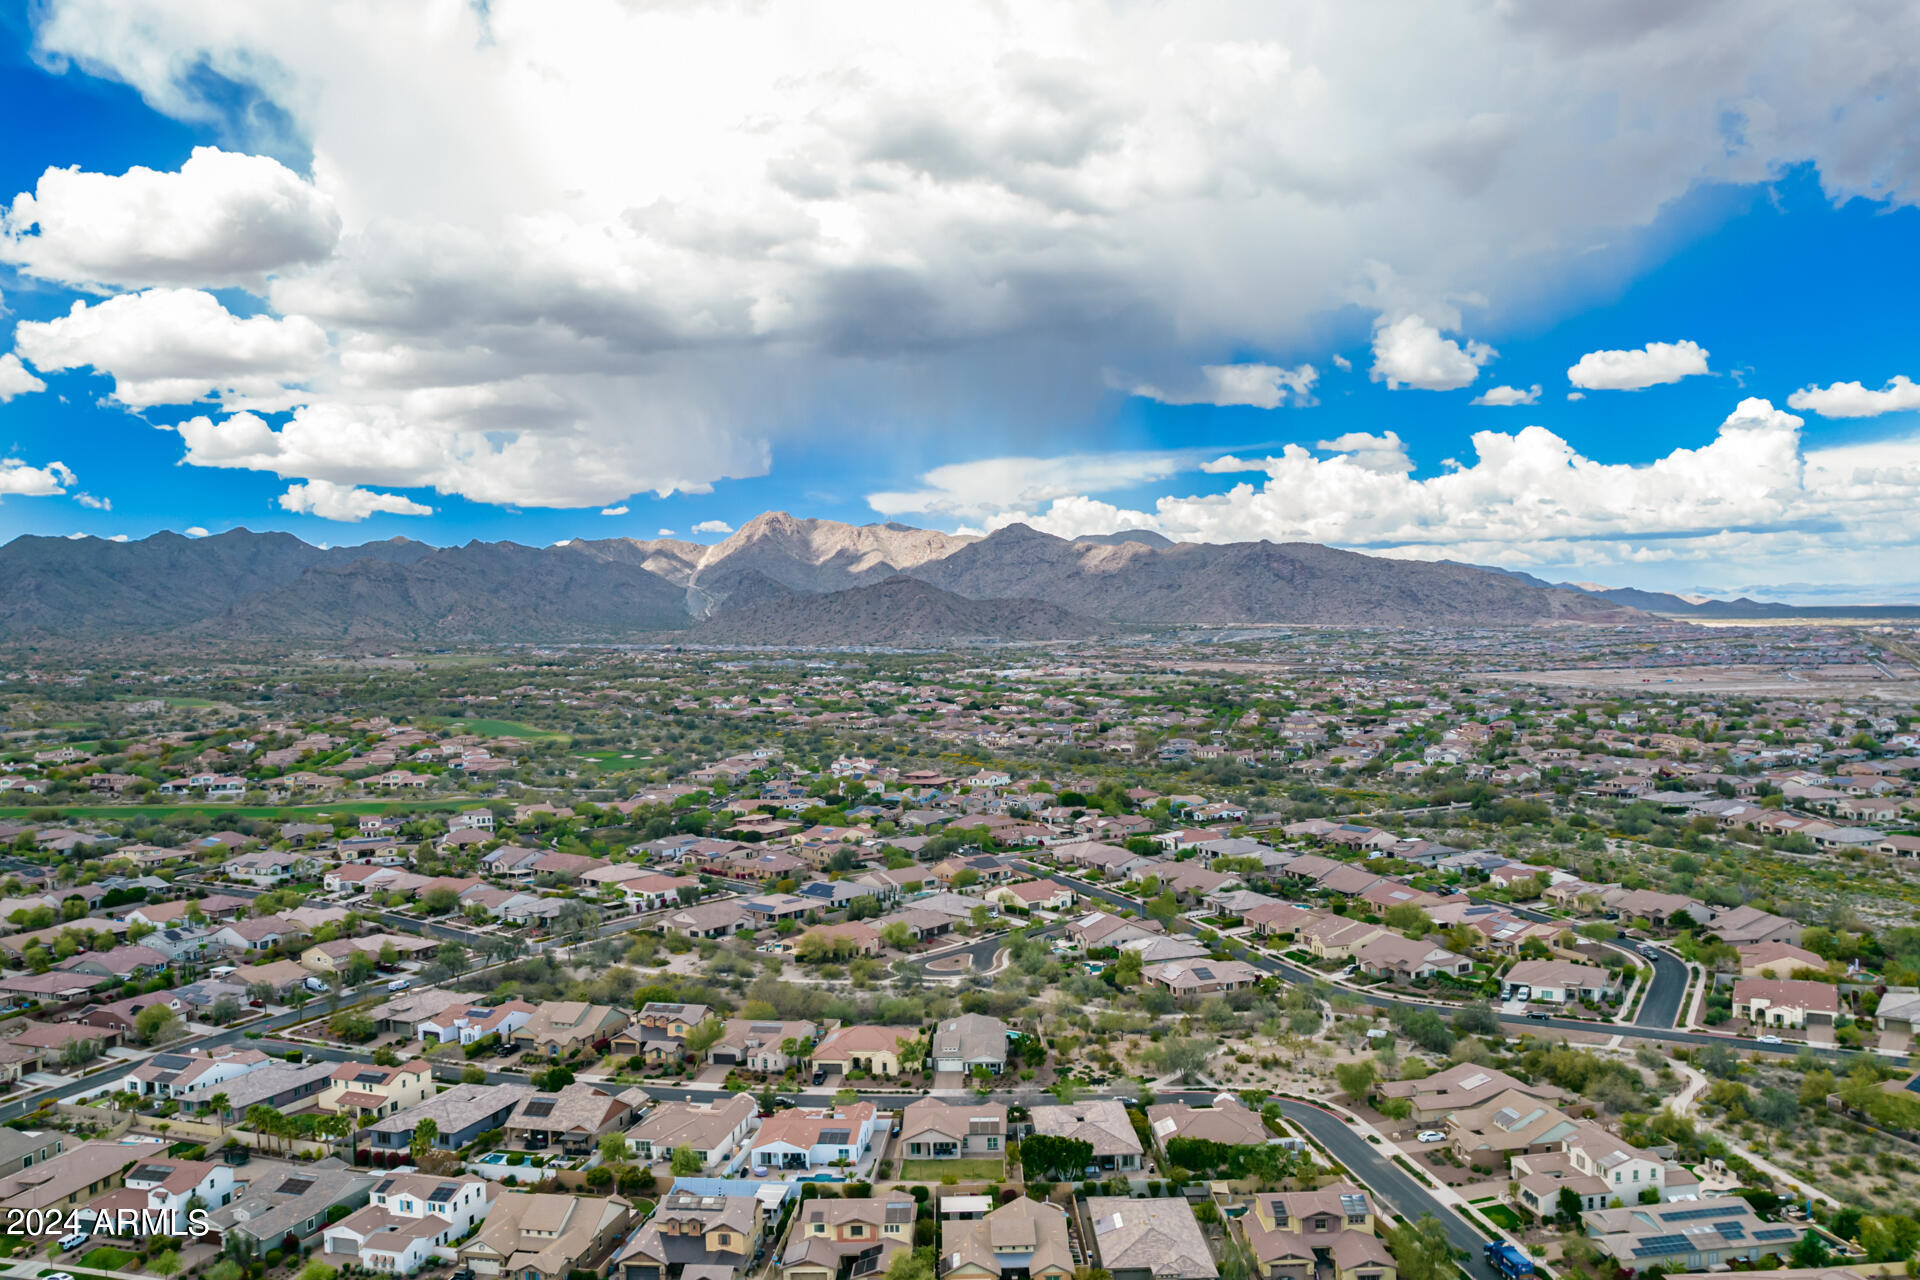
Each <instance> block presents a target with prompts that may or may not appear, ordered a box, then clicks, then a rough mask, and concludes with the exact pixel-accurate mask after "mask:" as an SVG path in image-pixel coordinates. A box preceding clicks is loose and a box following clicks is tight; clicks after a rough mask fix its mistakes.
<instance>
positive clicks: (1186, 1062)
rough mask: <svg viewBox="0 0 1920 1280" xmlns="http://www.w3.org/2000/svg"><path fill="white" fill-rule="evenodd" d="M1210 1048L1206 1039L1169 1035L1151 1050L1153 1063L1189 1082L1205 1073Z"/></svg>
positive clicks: (1210, 1051) (1195, 1081)
mask: <svg viewBox="0 0 1920 1280" xmlns="http://www.w3.org/2000/svg"><path fill="white" fill-rule="evenodd" d="M1211 1055H1212V1049H1211V1048H1210V1047H1209V1045H1208V1043H1207V1041H1205V1040H1200V1039H1196V1038H1194V1037H1192V1036H1170V1037H1168V1038H1167V1039H1165V1040H1163V1041H1161V1042H1160V1047H1159V1048H1158V1049H1156V1050H1154V1051H1153V1060H1154V1063H1155V1064H1156V1065H1157V1066H1158V1067H1159V1068H1160V1070H1161V1071H1162V1072H1164V1073H1165V1074H1167V1075H1172V1076H1178V1077H1179V1078H1180V1079H1182V1080H1185V1081H1186V1082H1188V1083H1189V1084H1193V1083H1197V1082H1198V1081H1199V1079H1200V1077H1201V1076H1203V1075H1205V1074H1206V1070H1207V1059H1208V1058H1209V1057H1210V1056H1211Z"/></svg>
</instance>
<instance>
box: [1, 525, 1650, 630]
mask: <svg viewBox="0 0 1920 1280" xmlns="http://www.w3.org/2000/svg"><path fill="white" fill-rule="evenodd" d="M1676 599H1677V597H1676ZM1661 611H1662V612H1665V610H1661ZM1642 616H1644V614H1642V613H1641V612H1640V609H1639V606H1637V605H1635V604H1634V603H1632V602H1630V601H1627V600H1619V599H1613V598H1610V596H1609V595H1605V594H1599V593H1594V592H1589V591H1583V590H1579V589H1575V588H1571V587H1566V586H1561V585H1556V584H1550V583H1545V582H1541V581H1539V580H1538V579H1529V578H1527V577H1525V576H1524V575H1516V574H1511V573H1505V572H1501V571H1499V570H1492V569H1485V568H1479V567H1476V566H1472V565H1463V564H1451V563H1445V562H1427V561H1410V560H1393V559H1384V558H1381V557H1376V556H1367V555H1362V554H1359V553H1357V552H1352V551H1340V550H1336V549H1333V548H1330V547H1323V546H1316V545H1313V544H1310V543H1270V542H1240V543H1222V544H1206V543H1173V542H1170V541H1168V540H1167V539H1166V538H1164V537H1161V536H1160V535H1158V534H1152V533H1120V534H1111V535H1102V536H1097V537H1086V538H1079V539H1072V540H1069V539H1065V538H1058V537H1055V536H1053V535H1051V534H1047V533H1042V532H1039V531H1038V530H1035V529H1032V528H1029V527H1027V526H1026V525H1011V526H1009V527H1007V528H1004V529H1000V530H997V531H995V532H994V533H992V534H990V535H988V536H985V537H972V536H966V535H958V534H949V533H941V532H938V531H934V530H928V529H916V528H913V527H910V526H908V525H903V524H896V523H886V524H871V525H848V524H840V523H836V522H834V521H828V520H811V519H801V518H797V517H794V516H791V515H788V514H786V513H784V512H769V513H767V514H765V515H762V516H758V517H756V518H755V519H753V520H751V521H749V522H748V523H747V524H746V525H745V526H743V527H742V528H741V529H740V530H739V531H738V532H736V533H734V534H732V535H731V536H729V537H727V538H726V539H725V540H724V541H721V542H718V543H714V544H711V545H707V544H701V543H694V542H684V541H678V540H673V539H660V540H654V541H641V540H635V539H629V538H609V539H596V540H588V539H576V540H573V541H570V542H565V543H559V544H556V545H553V546H549V547H537V548H536V547H526V546H521V545H518V544H515V543H511V542H494V543H488V542H477V541H476V542H469V543H467V544H465V545H464V546H457V547H432V546H429V545H427V544H425V543H420V542H412V541H409V540H407V539H401V538H396V539H392V540H389V541H386V542H376V543H368V544H366V545H363V546H357V547H332V548H321V547H314V546H311V545H309V544H307V543H305V542H302V541H300V540H299V539H298V538H295V537H293V536H291V535H289V534H284V533H254V532H250V531H247V530H244V529H241V530H234V531H232V532H229V533H223V534H217V535H215V536H213V537H208V538H200V539H189V538H185V537H181V536H180V535H178V534H173V533H160V534H155V535H154V536H152V537H149V538H145V539H142V540H141V541H138V542H125V543H120V542H108V541H102V540H100V539H96V538H81V539H66V538H46V537H32V536H29V537H20V538H16V539H14V540H13V541H12V542H9V543H7V544H6V545H5V546H0V640H9V641H34V640H54V639H62V638H107V637H116V636H129V637H131V636H170V637H175V638H178V639H180V640H183V641H191V642H201V641H211V640H219V639H234V640H272V639H287V640H299V641H303V642H313V643H319V644H329V645H349V646H351V645H373V644H389V643H454V642H460V641H509V640H529V641H561V640H573V639H579V640H605V639H622V638H634V639H660V638H666V637H665V636H664V635H663V634H662V633H679V637H678V638H683V639H685V640H687V641H689V642H694V643H716V644H792V645H841V644H875V645H913V644H931V643H940V642H948V641H960V640H988V639H1002V640H1025V641H1038V640H1073V639H1083V638H1088V637H1092V636H1098V635H1105V634H1112V633H1115V632H1118V631H1125V630H1134V629H1141V628H1150V627H1165V626H1187V625H1200V626H1222V625H1234V624H1262V623H1265V624H1289V623H1290V624H1312V625H1336V626H1337V625H1356V626H1382V625H1384V626H1487V625H1527V624H1534V623H1567V622H1576V623H1578V622H1587V623H1608V622H1619V621H1628V620H1632V619H1634V618H1637V617H1642Z"/></svg>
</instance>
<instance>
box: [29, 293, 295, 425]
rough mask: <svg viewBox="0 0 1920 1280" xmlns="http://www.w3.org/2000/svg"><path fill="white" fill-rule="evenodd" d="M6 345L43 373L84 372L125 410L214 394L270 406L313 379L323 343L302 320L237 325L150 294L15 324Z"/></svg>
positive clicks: (203, 296)
mask: <svg viewBox="0 0 1920 1280" xmlns="http://www.w3.org/2000/svg"><path fill="white" fill-rule="evenodd" d="M14 346H15V348H16V349H17V350H18V351H20V352H21V353H22V354H24V355H25V356H26V358H27V359H28V360H30V361H32V362H33V364H34V366H35V367H36V368H39V369H43V370H54V369H78V368H85V367H89V366H90V367H92V368H94V369H96V370H98V371H99V372H101V373H104V374H107V375H109V376H110V377H112V378H113V383H114V386H113V394H114V398H115V399H116V400H119V401H120V402H121V403H122V404H125V405H127V406H129V407H130V408H136V409H144V408H147V407H149V406H152V405H156V404H191V403H193V402H194V401H196V400H204V399H207V398H208V397H209V396H212V395H216V394H222V393H227V394H235V393H237V394H239V395H243V396H244V395H261V396H268V397H272V396H275V395H277V394H278V393H280V392H281V391H282V390H283V389H284V387H285V386H286V384H288V383H289V382H298V381H300V380H303V379H305V378H306V377H308V376H310V375H311V374H313V373H314V372H315V371H316V370H317V369H318V367H319V365H320V362H321V361H322V360H323V359H324V358H325V356H326V353H327V335H326V334H325V333H323V332H322V331H321V329H320V326H319V325H317V324H315V323H314V322H313V321H311V320H309V319H307V318H306V317H305V316H288V317H286V318H285V319H277V318H275V317H273V316H268V315H259V316H246V317H241V316H236V315H234V314H233V313H232V312H230V311H228V310H227V309H226V308H225V307H223V306H221V305H220V300H219V299H218V298H215V297H214V296H213V295H212V294H210V293H206V292H203V291H201V290H198V289H149V290H147V291H146V292H144V293H125V294H121V295H119V296H118V297H114V298H108V299H107V300H106V301H104V302H96V303H94V304H93V305H92V306H89V305H87V304H86V303H84V302H76V303H74V304H73V307H72V309H71V310H70V311H68V313H67V314H66V315H64V316H59V317H56V318H55V319H52V320H45V321H40V320H22V321H21V322H20V324H19V326H18V327H17V328H16V329H15V330H14Z"/></svg>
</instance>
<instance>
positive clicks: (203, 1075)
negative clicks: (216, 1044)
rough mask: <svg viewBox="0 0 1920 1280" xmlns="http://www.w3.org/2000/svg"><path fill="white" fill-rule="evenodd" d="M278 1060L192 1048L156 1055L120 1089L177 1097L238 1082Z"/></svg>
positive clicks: (254, 1051) (249, 1053)
mask: <svg viewBox="0 0 1920 1280" xmlns="http://www.w3.org/2000/svg"><path fill="white" fill-rule="evenodd" d="M275 1061H277V1059H275V1058H272V1057H269V1056H268V1055H267V1054H265V1053H262V1052H261V1051H260V1050H258V1049H236V1048H232V1047H230V1046H228V1047H222V1048H218V1049H212V1050H208V1049H188V1050H186V1051H185V1052H182V1053H156V1054H154V1055H153V1056H152V1057H150V1058H148V1059H147V1060H146V1061H145V1062H142V1063H140V1064H139V1065H138V1066H136V1067H135V1068H134V1069H133V1070H131V1071H129V1072H128V1073H127V1074H126V1076H125V1077H123V1078H122V1079H121V1081H120V1087H121V1088H122V1089H123V1090H125V1091H126V1092H128V1093H132V1094H135V1095H137V1096H139V1097H142V1098H174V1097H179V1096H180V1095H182V1094H185V1093H187V1092H188V1091H190V1090H193V1089H197V1088H200V1087H201V1086H203V1085H217V1084H221V1083H223V1082H225V1081H227V1080H232V1079H236V1078H237V1077H239V1076H244V1075H246V1074H248V1073H249V1072H253V1071H258V1070H260V1069H261V1068H262V1067H265V1066H268V1065H269V1064H271V1063H273V1062H275Z"/></svg>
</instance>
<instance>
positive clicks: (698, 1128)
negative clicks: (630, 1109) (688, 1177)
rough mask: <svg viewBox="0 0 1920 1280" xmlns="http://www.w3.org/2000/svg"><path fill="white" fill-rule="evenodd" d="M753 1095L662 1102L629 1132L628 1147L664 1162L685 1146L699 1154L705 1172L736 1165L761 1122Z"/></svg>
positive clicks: (654, 1160)
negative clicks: (736, 1160)
mask: <svg viewBox="0 0 1920 1280" xmlns="http://www.w3.org/2000/svg"><path fill="white" fill-rule="evenodd" d="M759 1118H760V1111H759V1108H758V1107H757V1106H756V1105H755V1104H754V1101H753V1096H752V1095H751V1094H745V1093H736V1094H734V1095H733V1096H732V1097H730V1098H728V1099H726V1100H725V1101H724V1102H662V1103H660V1104H658V1105H657V1106H655V1107H654V1108H653V1110H651V1111H649V1112H647V1114H646V1116H645V1118H643V1119H642V1120H641V1121H640V1123H639V1124H637V1125H635V1126H634V1127H633V1128H631V1129H629V1130H628V1131H627V1147H628V1148H629V1149H630V1150H632V1151H633V1152H634V1153H635V1154H636V1155H638V1156H639V1157H640V1158H641V1159H642V1160H646V1161H652V1162H663V1161H665V1160H667V1159H669V1158H670V1157H671V1156H672V1154H673V1153H674V1152H675V1151H678V1150H680V1148H682V1147H687V1148H690V1149H691V1150H692V1151H693V1152H694V1154H696V1155H697V1156H699V1157H700V1168H701V1171H702V1172H703V1173H710V1172H712V1171H714V1170H716V1169H720V1170H724V1169H727V1168H729V1167H730V1166H731V1165H732V1164H733V1160H734V1157H735V1156H736V1155H738V1154H739V1152H740V1151H741V1150H742V1148H743V1145H744V1144H745V1142H746V1140H747V1136H748V1135H749V1134H751V1133H752V1132H753V1131H754V1129H755V1127H756V1126H757V1125H758V1123H759Z"/></svg>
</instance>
